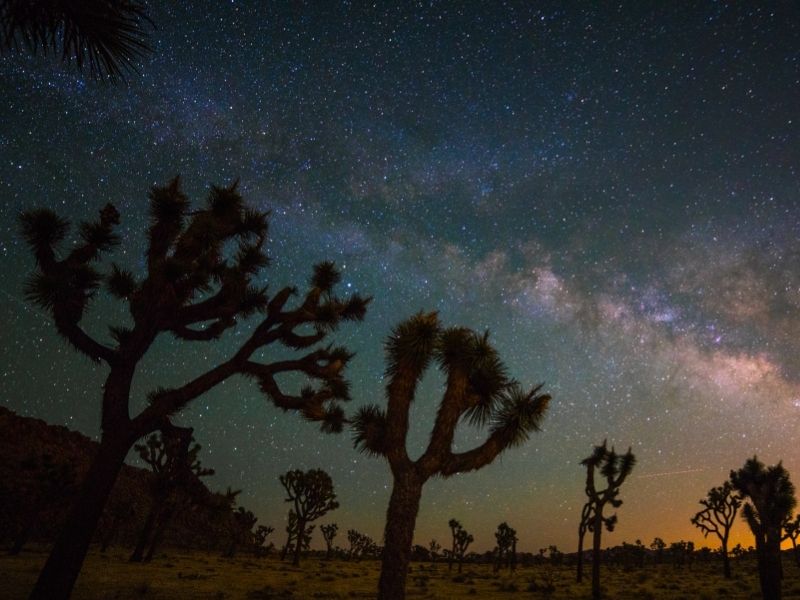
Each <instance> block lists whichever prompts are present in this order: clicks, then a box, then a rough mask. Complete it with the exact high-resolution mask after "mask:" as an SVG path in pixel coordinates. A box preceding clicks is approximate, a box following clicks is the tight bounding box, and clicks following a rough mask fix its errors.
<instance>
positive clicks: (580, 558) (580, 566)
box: [577, 531, 586, 583]
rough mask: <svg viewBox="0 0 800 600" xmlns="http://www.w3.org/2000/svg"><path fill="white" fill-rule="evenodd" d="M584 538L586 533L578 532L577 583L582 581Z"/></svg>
mask: <svg viewBox="0 0 800 600" xmlns="http://www.w3.org/2000/svg"><path fill="white" fill-rule="evenodd" d="M585 536H586V531H579V532H578V577H577V579H578V583H580V582H582V581H583V538H584V537H585Z"/></svg>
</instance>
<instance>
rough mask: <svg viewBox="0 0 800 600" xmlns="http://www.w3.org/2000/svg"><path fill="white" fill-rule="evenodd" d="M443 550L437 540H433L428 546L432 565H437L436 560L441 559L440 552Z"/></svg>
mask: <svg viewBox="0 0 800 600" xmlns="http://www.w3.org/2000/svg"><path fill="white" fill-rule="evenodd" d="M441 550H442V545H441V544H440V543H439V542H437V541H436V540H431V541H430V543H429V544H428V552H429V553H430V555H431V563H436V559H437V558H438V557H439V552H440V551H441Z"/></svg>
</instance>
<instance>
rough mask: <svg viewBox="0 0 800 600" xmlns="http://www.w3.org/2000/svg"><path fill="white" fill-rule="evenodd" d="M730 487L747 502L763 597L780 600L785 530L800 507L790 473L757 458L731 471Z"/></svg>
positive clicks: (746, 518)
mask: <svg viewBox="0 0 800 600" xmlns="http://www.w3.org/2000/svg"><path fill="white" fill-rule="evenodd" d="M731 483H732V484H733V488H734V489H735V490H737V491H738V492H739V493H740V494H741V495H742V496H743V497H744V499H745V500H747V502H745V504H744V506H743V507H742V515H743V516H744V518H745V520H746V521H747V524H748V525H749V526H750V530H751V531H752V532H753V535H754V536H755V538H756V555H757V557H758V575H759V580H760V583H761V594H762V595H763V597H764V599H765V600H779V599H780V597H781V579H782V577H783V571H782V567H781V537H782V533H783V531H782V528H783V525H784V523H785V522H786V521H788V519H789V517H790V515H791V514H792V511H793V510H794V507H795V504H796V503H797V501H796V499H795V497H794V485H793V484H792V482H791V480H790V479H789V472H788V471H787V470H786V469H785V468H784V467H783V465H782V464H781V463H778V464H777V465H774V466H771V467H766V466H765V465H764V463H762V462H761V461H759V460H758V458H757V457H755V456H754V457H753V458H750V459H748V460H747V461H746V462H745V463H744V466H743V467H742V468H741V469H739V470H738V471H731Z"/></svg>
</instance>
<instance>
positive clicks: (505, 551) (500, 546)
mask: <svg viewBox="0 0 800 600" xmlns="http://www.w3.org/2000/svg"><path fill="white" fill-rule="evenodd" d="M494 537H495V540H497V548H496V556H495V563H494V570H495V571H499V570H500V569H501V568H502V567H503V566H504V565H505V566H507V567H508V568H509V569H510V568H511V562H512V559H511V553H512V548H515V547H516V543H517V532H516V530H514V529H512V528H511V527H509V525H508V523H506V522H505V521H504V522H502V523H500V525H498V526H497V531H496V532H495V534H494Z"/></svg>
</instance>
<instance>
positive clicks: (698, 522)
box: [692, 481, 742, 579]
mask: <svg viewBox="0 0 800 600" xmlns="http://www.w3.org/2000/svg"><path fill="white" fill-rule="evenodd" d="M700 504H702V505H703V510H701V511H700V512H698V513H697V514H696V515H695V516H694V517H692V525H694V526H695V527H697V528H699V529H700V530H701V531H702V532H703V536H704V537H708V534H709V533H713V534H714V535H716V536H717V537H718V538H719V541H720V544H721V548H720V552H721V553H722V566H723V574H724V575H725V578H726V579H730V578H731V562H730V558H729V557H728V537H729V536H730V533H731V527H733V523H734V520H735V519H736V513H737V512H739V507H740V506H741V505H742V499H741V497H740V496H739V495H738V494H737V493H736V492H735V491H734V489H733V485H732V484H731V482H730V481H726V482H725V483H723V484H722V485H721V486H719V487H715V488H711V489H710V490H709V491H708V496H707V497H706V498H703V499H702V500H700Z"/></svg>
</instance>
